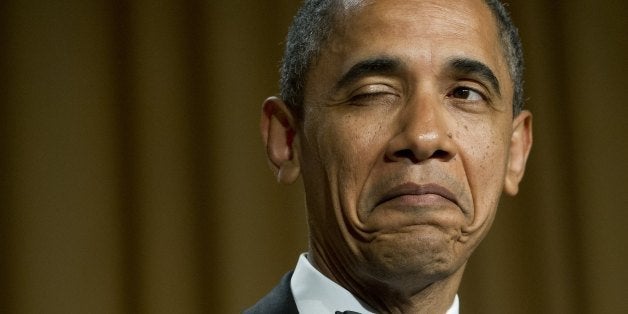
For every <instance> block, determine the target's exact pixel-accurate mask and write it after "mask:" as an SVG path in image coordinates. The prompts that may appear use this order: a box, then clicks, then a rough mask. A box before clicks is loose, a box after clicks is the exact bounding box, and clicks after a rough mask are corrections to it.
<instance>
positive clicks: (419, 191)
mask: <svg viewBox="0 0 628 314" xmlns="http://www.w3.org/2000/svg"><path fill="white" fill-rule="evenodd" d="M430 194H431V195H438V196H441V197H443V198H445V199H447V200H449V201H450V202H452V203H454V204H456V205H457V206H459V204H458V200H457V198H456V195H455V194H454V193H453V192H451V191H450V190H449V189H447V188H446V187H444V186H442V185H438V184H435V183H429V184H416V183H404V184H401V185H398V186H395V187H394V188H392V189H390V190H389V191H388V192H386V193H385V194H384V196H383V197H382V198H381V199H380V200H379V202H377V204H376V206H379V205H381V204H383V203H385V202H388V201H390V200H393V199H395V198H398V197H402V196H413V195H416V196H420V195H430Z"/></svg>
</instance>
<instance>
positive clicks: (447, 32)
mask: <svg viewBox="0 0 628 314" xmlns="http://www.w3.org/2000/svg"><path fill="white" fill-rule="evenodd" d="M342 4H343V5H342V7H341V8H339V9H340V10H341V11H342V12H341V13H338V14H337V16H336V23H335V27H334V28H333V32H332V34H331V36H330V37H329V39H328V41H327V43H326V44H325V45H324V46H323V49H322V50H321V52H320V55H319V57H318V60H316V62H315V63H314V64H313V68H311V69H310V75H309V79H308V81H310V82H320V80H328V81H329V80H333V79H334V78H335V77H334V75H335V74H338V75H339V73H340V72H344V71H346V70H348V68H350V67H351V66H352V65H354V64H355V63H357V62H360V61H361V60H364V59H369V58H373V57H378V56H383V55H385V56H393V57H396V58H399V59H400V60H403V61H408V62H407V63H408V64H411V63H413V62H414V63H417V64H418V63H422V64H424V65H425V64H428V63H429V64H430V65H432V66H434V67H438V65H440V64H444V63H445V62H446V60H451V58H456V57H457V58H460V57H464V58H471V59H475V60H478V61H481V62H482V63H485V64H487V65H488V66H489V67H490V68H491V69H492V70H493V71H494V72H495V73H496V74H497V76H498V77H499V78H500V81H509V74H508V68H507V65H506V64H507V63H506V60H505V58H504V55H503V50H502V48H501V42H500V40H499V36H498V33H497V26H496V21H495V18H494V17H493V15H492V12H491V11H490V9H489V8H488V6H487V5H486V4H485V3H484V1H483V0H370V1H359V0H345V1H342ZM310 79H311V80H310ZM307 85H310V84H307ZM312 87H313V86H308V88H306V92H305V96H306V98H307V95H308V94H309V93H310V91H311V88H312ZM314 92H315V91H314Z"/></svg>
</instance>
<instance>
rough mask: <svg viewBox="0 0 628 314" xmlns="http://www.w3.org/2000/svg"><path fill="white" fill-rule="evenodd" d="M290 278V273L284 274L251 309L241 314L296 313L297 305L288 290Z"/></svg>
mask: <svg viewBox="0 0 628 314" xmlns="http://www.w3.org/2000/svg"><path fill="white" fill-rule="evenodd" d="M291 278H292V272H289V273H287V274H285V275H284V276H283V278H281V281H280V282H279V284H278V285H277V286H276V287H275V288H273V290H271V291H270V292H269V293H268V294H267V295H266V296H265V297H263V298H262V299H261V300H259V301H258V302H257V303H255V305H253V306H252V307H251V308H249V309H246V310H244V312H243V313H244V314H256V313H298V312H299V311H298V310H297V305H296V303H295V302H294V297H293V296H292V291H291V289H290V279H291Z"/></svg>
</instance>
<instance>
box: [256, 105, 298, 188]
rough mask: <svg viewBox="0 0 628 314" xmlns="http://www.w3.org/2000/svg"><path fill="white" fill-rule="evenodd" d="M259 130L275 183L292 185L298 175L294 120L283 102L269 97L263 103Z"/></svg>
mask: <svg viewBox="0 0 628 314" xmlns="http://www.w3.org/2000/svg"><path fill="white" fill-rule="evenodd" d="M260 130H261V132H262V139H263V141H264V146H265V147H266V156H267V157H268V163H269V165H270V167H271V169H272V170H273V172H274V173H275V176H276V177H277V181H278V182H280V183H284V184H290V183H293V182H294V181H296V179H297V178H298V177H299V173H300V166H299V159H298V158H297V157H298V156H296V152H297V149H295V148H296V145H297V143H295V140H296V120H295V119H294V115H293V114H292V112H291V111H290V109H289V108H288V106H287V105H286V103H285V102H284V101H283V100H281V99H279V98H277V97H270V98H268V99H266V100H265V101H264V104H263V105H262V117H261V121H260Z"/></svg>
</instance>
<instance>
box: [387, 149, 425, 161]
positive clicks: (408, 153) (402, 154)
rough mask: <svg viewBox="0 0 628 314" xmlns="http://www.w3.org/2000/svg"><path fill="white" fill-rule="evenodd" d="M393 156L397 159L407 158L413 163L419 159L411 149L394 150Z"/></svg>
mask: <svg viewBox="0 0 628 314" xmlns="http://www.w3.org/2000/svg"><path fill="white" fill-rule="evenodd" d="M393 156H394V157H395V158H397V159H408V160H410V161H412V162H413V163H418V162H419V159H418V158H417V157H416V156H415V155H414V152H413V151H412V150H411V149H402V150H398V151H396V152H395V153H394V154H393Z"/></svg>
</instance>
